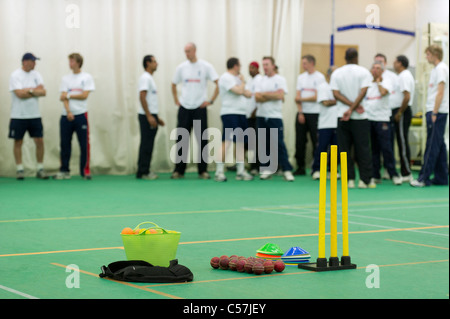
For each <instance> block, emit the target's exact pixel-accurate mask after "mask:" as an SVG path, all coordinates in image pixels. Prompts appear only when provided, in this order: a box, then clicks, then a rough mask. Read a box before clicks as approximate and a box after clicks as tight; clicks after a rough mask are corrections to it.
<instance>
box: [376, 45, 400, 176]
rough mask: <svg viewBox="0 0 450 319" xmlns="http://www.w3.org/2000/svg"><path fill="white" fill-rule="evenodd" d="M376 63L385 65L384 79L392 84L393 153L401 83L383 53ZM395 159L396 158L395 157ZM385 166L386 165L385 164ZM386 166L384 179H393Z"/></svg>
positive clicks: (377, 56)
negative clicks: (390, 68) (395, 119)
mask: <svg viewBox="0 0 450 319" xmlns="http://www.w3.org/2000/svg"><path fill="white" fill-rule="evenodd" d="M374 62H379V63H381V64H382V65H383V69H384V71H383V79H388V81H389V82H390V83H391V90H390V91H389V94H388V95H387V97H388V100H389V107H390V109H391V116H390V119H389V121H390V124H389V125H390V126H391V146H392V152H394V139H395V121H394V114H393V113H394V109H397V108H399V107H400V105H401V103H402V94H401V93H400V92H399V86H398V85H399V83H398V75H397V74H395V72H392V71H391V70H388V69H387V57H386V55H384V54H383V53H377V54H376V55H375V57H374ZM394 159H395V157H394ZM383 164H384V163H383ZM383 166H384V172H383V176H382V177H383V179H386V180H387V179H392V176H390V175H389V170H388V168H387V167H386V165H383Z"/></svg>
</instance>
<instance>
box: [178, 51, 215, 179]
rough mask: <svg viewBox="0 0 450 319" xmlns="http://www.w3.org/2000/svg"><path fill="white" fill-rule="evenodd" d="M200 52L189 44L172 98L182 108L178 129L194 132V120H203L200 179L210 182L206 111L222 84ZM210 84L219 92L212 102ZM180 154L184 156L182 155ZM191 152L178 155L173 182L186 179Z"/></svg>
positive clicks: (179, 109) (200, 144) (180, 109)
mask: <svg viewBox="0 0 450 319" xmlns="http://www.w3.org/2000/svg"><path fill="white" fill-rule="evenodd" d="M196 51H197V48H196V46H195V44H194V43H188V44H187V45H186V46H185V48H184V52H185V54H186V58H187V60H186V61H185V62H183V63H181V64H180V65H178V67H177V68H176V70H175V75H174V77H173V80H172V95H173V98H174V100H175V104H176V105H177V106H178V124H177V128H179V129H185V130H187V131H188V132H190V131H191V129H192V126H193V123H194V120H199V121H200V124H201V127H200V132H199V133H200V136H197V140H198V141H199V146H200V155H199V156H200V162H199V164H198V176H199V178H201V179H210V178H211V177H210V176H209V174H208V172H207V163H206V162H205V160H204V159H203V156H201V152H202V151H204V149H205V148H206V147H207V140H204V139H202V138H201V137H202V136H203V132H204V131H205V130H206V128H207V111H206V108H207V107H208V106H209V105H212V104H213V103H214V100H215V99H216V97H217V95H218V94H219V86H218V80H219V76H218V75H217V72H216V70H215V69H214V67H213V66H212V65H211V64H210V63H209V62H206V61H204V60H201V59H198V58H197V54H196ZM208 80H209V81H212V82H214V83H215V85H216V88H215V90H214V94H213V96H212V98H211V99H209V100H208V98H207V84H208ZM179 83H182V88H181V96H180V98H179V99H178V93H177V84H179ZM180 140H181V135H180V134H179V135H178V140H177V143H179V142H180ZM180 152H181V153H182V155H180ZM186 156H187V152H182V149H180V150H179V152H178V153H177V155H176V164H175V169H174V171H173V173H172V176H171V178H172V179H179V178H183V177H184V173H185V170H186V165H187V158H184V157H186Z"/></svg>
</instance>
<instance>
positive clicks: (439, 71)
mask: <svg viewBox="0 0 450 319" xmlns="http://www.w3.org/2000/svg"><path fill="white" fill-rule="evenodd" d="M441 82H444V83H445V89H444V97H443V98H442V103H441V106H440V107H439V111H438V112H439V113H448V66H447V64H445V63H444V62H440V63H439V64H438V65H436V66H435V67H434V68H433V70H431V74H430V81H429V82H428V95H427V112H430V111H431V112H432V111H433V110H434V103H435V101H436V95H437V88H438V84H439V83H441Z"/></svg>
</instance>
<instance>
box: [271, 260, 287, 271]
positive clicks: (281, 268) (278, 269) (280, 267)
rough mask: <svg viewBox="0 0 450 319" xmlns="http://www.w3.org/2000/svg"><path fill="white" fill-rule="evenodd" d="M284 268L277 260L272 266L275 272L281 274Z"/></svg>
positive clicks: (282, 263)
mask: <svg viewBox="0 0 450 319" xmlns="http://www.w3.org/2000/svg"><path fill="white" fill-rule="evenodd" d="M284 268H285V265H284V262H282V261H280V260H278V261H276V262H275V264H274V265H273V269H275V271H276V272H282V271H283V270H284Z"/></svg>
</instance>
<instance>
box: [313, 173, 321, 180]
mask: <svg viewBox="0 0 450 319" xmlns="http://www.w3.org/2000/svg"><path fill="white" fill-rule="evenodd" d="M311 177H312V179H313V180H318V179H320V172H319V171H315V172H314V173H312V175H311Z"/></svg>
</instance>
